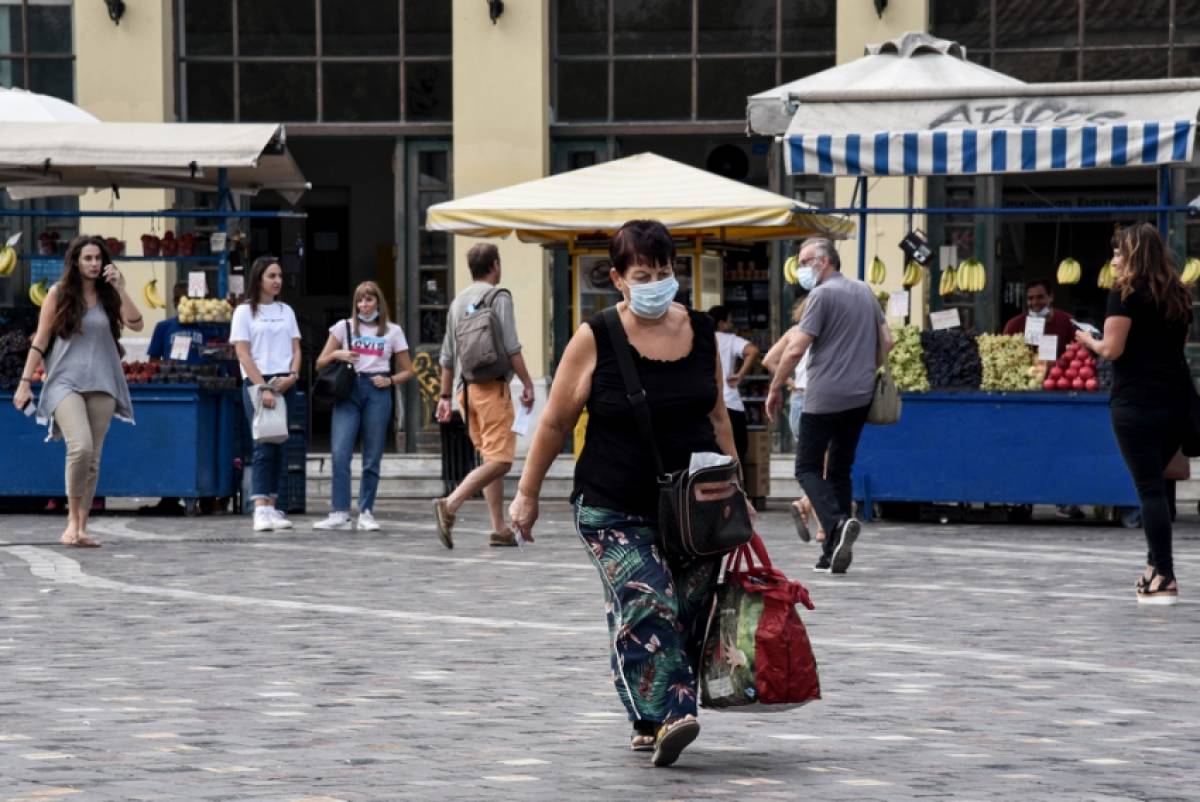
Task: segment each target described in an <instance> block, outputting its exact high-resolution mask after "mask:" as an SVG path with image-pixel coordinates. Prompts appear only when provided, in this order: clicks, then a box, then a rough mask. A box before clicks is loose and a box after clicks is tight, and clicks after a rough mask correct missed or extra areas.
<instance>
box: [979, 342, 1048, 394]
mask: <svg viewBox="0 0 1200 802" xmlns="http://www.w3.org/2000/svg"><path fill="white" fill-rule="evenodd" d="M977 340H978V341H979V359H980V361H981V362H982V363H983V381H982V382H980V385H979V389H981V390H1037V389H1040V388H1041V386H1042V383H1041V381H1040V380H1039V379H1038V378H1037V377H1036V374H1035V373H1034V372H1031V369H1032V368H1033V367H1034V364H1035V362H1034V353H1033V352H1032V351H1031V350H1030V349H1029V346H1028V345H1026V344H1025V337H1024V336H1022V335H1020V334H1012V335H1003V334H981V335H979V337H978V338H977Z"/></svg>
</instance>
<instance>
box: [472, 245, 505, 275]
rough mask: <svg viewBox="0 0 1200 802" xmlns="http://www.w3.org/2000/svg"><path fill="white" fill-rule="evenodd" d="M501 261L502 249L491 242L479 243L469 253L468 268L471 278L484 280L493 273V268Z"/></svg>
mask: <svg viewBox="0 0 1200 802" xmlns="http://www.w3.org/2000/svg"><path fill="white" fill-rule="evenodd" d="M499 260H500V249H499V248H497V247H496V246H495V245H493V244H492V243H490V242H477V243H475V244H474V245H472V246H471V250H469V251H467V267H469V268H471V278H483V277H484V276H486V275H487V274H488V273H491V272H492V266H493V265H495V264H496V262H497V261H499Z"/></svg>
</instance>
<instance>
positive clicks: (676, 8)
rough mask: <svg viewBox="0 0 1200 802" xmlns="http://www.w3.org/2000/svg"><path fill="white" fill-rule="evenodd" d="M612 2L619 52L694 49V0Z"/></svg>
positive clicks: (614, 0)
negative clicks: (692, 0)
mask: <svg viewBox="0 0 1200 802" xmlns="http://www.w3.org/2000/svg"><path fill="white" fill-rule="evenodd" d="M612 4H613V48H614V49H615V50H616V52H617V53H647V54H658V53H690V52H691V50H692V3H691V0H612ZM635 85H636V84H635Z"/></svg>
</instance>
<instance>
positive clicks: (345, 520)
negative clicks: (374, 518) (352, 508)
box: [313, 511, 354, 529]
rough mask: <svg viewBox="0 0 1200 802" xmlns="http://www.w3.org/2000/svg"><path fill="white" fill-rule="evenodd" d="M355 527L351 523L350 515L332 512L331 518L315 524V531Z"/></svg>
mask: <svg viewBox="0 0 1200 802" xmlns="http://www.w3.org/2000/svg"><path fill="white" fill-rule="evenodd" d="M353 528H354V526H353V525H352V524H351V523H350V513H348V512H337V511H335V512H331V513H329V517H328V518H326V519H325V520H324V521H318V522H317V523H315V524H313V529H353Z"/></svg>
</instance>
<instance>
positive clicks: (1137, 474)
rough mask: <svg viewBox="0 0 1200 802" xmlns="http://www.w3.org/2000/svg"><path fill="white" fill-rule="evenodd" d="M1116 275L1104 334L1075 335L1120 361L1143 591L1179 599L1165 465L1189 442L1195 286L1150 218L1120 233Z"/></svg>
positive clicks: (1117, 411) (1120, 416) (1115, 397)
mask: <svg viewBox="0 0 1200 802" xmlns="http://www.w3.org/2000/svg"><path fill="white" fill-rule="evenodd" d="M1112 265H1113V270H1114V271H1115V272H1116V276H1117V279H1116V283H1115V284H1114V286H1113V290H1112V292H1110V293H1109V296H1108V316H1107V317H1106V319H1105V321H1104V335H1103V338H1102V339H1099V340H1097V339H1096V338H1095V337H1093V336H1092V335H1090V334H1088V333H1086V332H1079V333H1078V334H1077V335H1076V339H1077V340H1079V342H1081V343H1083V344H1084V345H1085V346H1087V347H1088V348H1090V349H1091V350H1092V351H1095V352H1096V353H1097V354H1099V355H1100V356H1102V357H1104V358H1105V359H1109V360H1112V363H1113V387H1112V398H1111V401H1110V413H1111V415H1112V426H1113V433H1114V434H1115V435H1116V437H1117V444H1118V445H1119V446H1120V448H1121V455H1122V456H1123V457H1124V458H1125V464H1126V465H1127V466H1128V467H1129V473H1130V474H1131V475H1132V476H1133V483H1134V485H1135V486H1136V487H1137V493H1138V498H1139V499H1141V502H1142V527H1143V528H1144V529H1145V531H1146V543H1147V544H1148V546H1149V554H1148V556H1147V559H1146V562H1147V566H1146V571H1145V573H1143V574H1142V576H1141V577H1140V578H1139V579H1138V582H1137V599H1138V601H1139V602H1144V603H1151V604H1174V603H1175V602H1176V601H1177V597H1178V592H1179V589H1178V584H1177V583H1176V581H1175V566H1174V564H1173V562H1172V559H1171V513H1170V507H1169V505H1168V502H1167V493H1166V480H1165V479H1164V478H1163V471H1164V470H1165V468H1166V465H1167V463H1168V462H1170V460H1171V457H1172V456H1174V455H1175V452H1176V451H1178V450H1179V446H1180V443H1182V442H1183V433H1184V431H1185V429H1184V427H1185V426H1186V425H1187V415H1188V411H1187V410H1188V406H1187V405H1188V394H1189V393H1190V392H1191V390H1190V388H1189V387H1188V383H1189V382H1190V381H1191V376H1190V374H1189V372H1188V366H1187V362H1186V360H1185V359H1184V355H1183V348H1184V343H1185V342H1186V341H1187V332H1188V328H1189V327H1190V325H1191V321H1192V299H1191V294H1190V293H1189V292H1188V290H1187V288H1186V287H1184V286H1183V283H1182V282H1181V281H1180V280H1179V277H1178V276H1177V275H1176V273H1175V269H1174V267H1173V266H1172V264H1171V257H1170V254H1169V253H1168V252H1167V250H1166V248H1165V247H1164V245H1163V241H1162V238H1161V237H1160V236H1159V235H1158V231H1157V230H1156V229H1155V228H1154V226H1152V225H1150V224H1149V223H1142V224H1140V225H1137V226H1133V227H1130V228H1126V229H1123V230H1122V231H1120V232H1118V234H1117V235H1116V237H1114V240H1113V258H1112Z"/></svg>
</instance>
